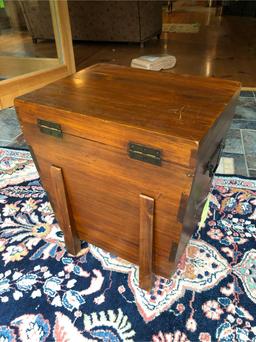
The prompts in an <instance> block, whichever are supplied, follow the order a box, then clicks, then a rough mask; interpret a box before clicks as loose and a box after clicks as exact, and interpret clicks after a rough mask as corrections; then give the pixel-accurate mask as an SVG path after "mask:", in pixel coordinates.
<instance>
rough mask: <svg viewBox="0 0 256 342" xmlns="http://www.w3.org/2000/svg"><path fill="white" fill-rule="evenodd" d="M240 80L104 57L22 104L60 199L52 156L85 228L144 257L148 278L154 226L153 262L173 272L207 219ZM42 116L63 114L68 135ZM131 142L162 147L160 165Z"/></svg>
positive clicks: (92, 238) (112, 247) (79, 227)
mask: <svg viewBox="0 0 256 342" xmlns="http://www.w3.org/2000/svg"><path fill="white" fill-rule="evenodd" d="M239 89H240V85H239V83H238V82H231V81H223V80H218V79H210V78H208V79H206V78H200V77H194V76H191V77H190V76H186V75H185V76H184V75H183V76H179V75H174V74H161V73H157V72H149V71H143V70H137V69H136V70H134V69H131V68H126V67H120V66H113V65H95V66H92V67H90V68H88V69H86V70H84V71H81V72H79V73H76V74H75V75H73V76H71V77H68V78H66V79H63V80H62V81H59V82H55V83H53V84H52V85H49V86H47V87H45V88H42V89H41V90H39V91H35V92H33V93H31V94H28V95H26V96H23V97H21V98H18V99H17V100H16V107H17V111H18V116H19V119H20V121H21V125H22V128H23V131H24V134H25V137H26V139H27V141H28V142H29V144H30V145H31V146H32V147H33V151H34V153H35V156H36V158H37V161H38V165H39V167H40V176H41V179H42V182H43V185H44V187H45V188H46V190H47V191H48V193H49V195H50V198H51V200H52V201H53V202H56V201H59V200H56V198H54V197H53V196H52V195H51V193H52V175H51V171H50V170H51V167H52V165H56V166H58V167H59V168H61V170H62V172H63V175H64V184H65V192H66V194H67V197H68V200H69V203H70V204H71V210H72V215H73V218H74V227H75V231H76V232H77V235H78V237H79V238H80V239H83V240H86V241H88V242H90V243H93V244H95V245H97V246H99V247H101V248H103V249H106V250H108V251H110V252H111V253H113V254H116V255H118V256H120V257H122V258H124V259H127V260H128V261H131V262H133V263H136V264H139V265H140V264H141V265H142V271H143V267H144V271H143V272H144V276H143V279H144V280H145V285H143V286H144V287H148V285H147V284H149V280H148V279H149V278H147V276H146V274H149V273H150V272H149V271H145V269H146V268H147V270H149V269H150V264H151V255H150V243H151V242H150V241H151V238H152V236H153V238H152V272H154V273H156V274H158V275H161V276H164V277H167V278H169V276H170V273H171V271H173V270H174V269H175V266H176V264H177V262H178V261H179V258H180V256H181V255H182V253H183V252H184V249H185V246H186V244H187V242H188V239H189V238H190V237H191V235H192V233H193V231H194V229H195V227H196V224H197V221H198V220H199V219H200V215H201V211H202V207H203V203H204V200H205V198H206V195H207V193H208V192H209V188H210V184H211V177H210V175H209V171H208V163H209V161H210V160H211V159H212V163H217V161H216V160H215V159H216V158H215V157H214V156H215V154H216V150H217V149H218V146H219V144H220V142H221V141H222V139H223V138H224V136H225V133H226V131H227V129H228V126H229V124H230V122H231V119H232V116H233V113H234V110H233V106H234V104H235V100H236V97H237V96H238V94H239ZM38 119H43V120H47V121H52V122H55V123H57V124H59V125H60V126H61V130H62V133H63V134H62V138H56V137H53V136H49V135H46V134H44V133H42V132H41V131H40V129H39V127H38V125H37V120H38ZM129 142H133V143H138V144H142V145H145V146H146V147H151V148H154V149H158V150H160V151H161V155H162V163H161V166H157V165H152V164H149V163H145V162H141V161H139V160H134V159H131V158H130V157H129V154H128V146H129ZM141 194H146V196H148V197H149V198H152V199H153V200H154V225H153V233H152V235H151V233H150V232H151V228H150V227H151V225H152V221H151V220H148V219H146V215H149V216H147V217H151V216H150V215H151V214H152V212H151V210H150V208H151V209H152V206H150V205H148V202H147V203H144V202H143V203H142V204H143V205H142V204H141V202H140V198H141V197H140V196H141ZM184 199H185V200H184ZM151 204H152V203H151ZM56 213H57V218H59V215H60V214H58V212H56ZM142 213H144V214H142ZM142 217H143V219H142ZM59 222H61V220H60V219H59ZM142 222H146V223H143V224H142ZM141 226H143V227H144V230H141ZM62 229H63V228H62ZM147 229H148V230H147ZM141 232H143V235H144V237H145V239H144V240H143V241H148V245H147V244H145V245H144V250H143V253H142V254H140V244H141V239H140V233H141ZM64 233H65V232H64ZM147 248H148V249H147ZM176 252H177V253H176ZM146 255H147V256H146ZM142 260H143V261H142ZM142 283H143V280H141V284H142Z"/></svg>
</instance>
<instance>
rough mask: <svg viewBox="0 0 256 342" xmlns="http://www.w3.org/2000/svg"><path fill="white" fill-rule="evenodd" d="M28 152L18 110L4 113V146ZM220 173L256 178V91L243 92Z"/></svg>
mask: <svg viewBox="0 0 256 342" xmlns="http://www.w3.org/2000/svg"><path fill="white" fill-rule="evenodd" d="M1 146H2V147H12V148H21V149H27V148H28V147H27V145H26V142H25V140H24V138H23V136H22V132H21V128H20V125H19V122H18V119H17V116H16V112H15V109H14V108H8V109H5V110H2V111H0V147H1ZM217 173H221V174H236V175H241V176H249V177H256V91H254V92H253V91H242V92H241V95H240V98H239V102H238V104H237V107H236V109H235V116H234V119H233V121H232V124H231V127H230V129H229V131H228V133H227V136H226V141H225V149H224V151H223V152H222V158H221V161H220V165H219V168H218V170H217Z"/></svg>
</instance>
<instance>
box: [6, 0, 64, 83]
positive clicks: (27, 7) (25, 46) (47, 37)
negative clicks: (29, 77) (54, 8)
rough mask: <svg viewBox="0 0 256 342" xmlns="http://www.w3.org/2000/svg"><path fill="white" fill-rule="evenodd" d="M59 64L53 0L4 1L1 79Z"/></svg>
mask: <svg viewBox="0 0 256 342" xmlns="http://www.w3.org/2000/svg"><path fill="white" fill-rule="evenodd" d="M57 65H59V61H58V59H57V51H56V46H55V42H54V33H53V27H52V20H51V11H50V5H49V1H45V0H43V1H42V0H23V1H14V0H0V80H5V79H10V78H13V77H15V76H21V75H24V74H27V73H30V72H34V71H39V70H44V69H48V68H50V67H54V66H57Z"/></svg>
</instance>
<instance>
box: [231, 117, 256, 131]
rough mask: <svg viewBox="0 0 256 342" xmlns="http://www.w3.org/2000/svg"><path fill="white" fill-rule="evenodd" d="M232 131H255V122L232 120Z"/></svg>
mask: <svg viewBox="0 0 256 342" xmlns="http://www.w3.org/2000/svg"><path fill="white" fill-rule="evenodd" d="M231 128H233V129H254V130H256V120H253V121H249V120H244V119H242V120H241V119H234V120H233V121H232V123H231Z"/></svg>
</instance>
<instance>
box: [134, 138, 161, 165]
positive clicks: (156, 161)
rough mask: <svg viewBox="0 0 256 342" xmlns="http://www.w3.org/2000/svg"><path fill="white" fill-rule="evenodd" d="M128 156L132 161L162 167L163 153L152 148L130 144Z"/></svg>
mask: <svg viewBox="0 0 256 342" xmlns="http://www.w3.org/2000/svg"><path fill="white" fill-rule="evenodd" d="M128 154H129V157H130V158H132V159H136V160H140V161H143V162H145V163H150V164H153V165H158V166H161V164H162V152H161V150H157V149H155V148H152V147H147V146H144V145H140V144H136V143H132V142H129V143H128Z"/></svg>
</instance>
